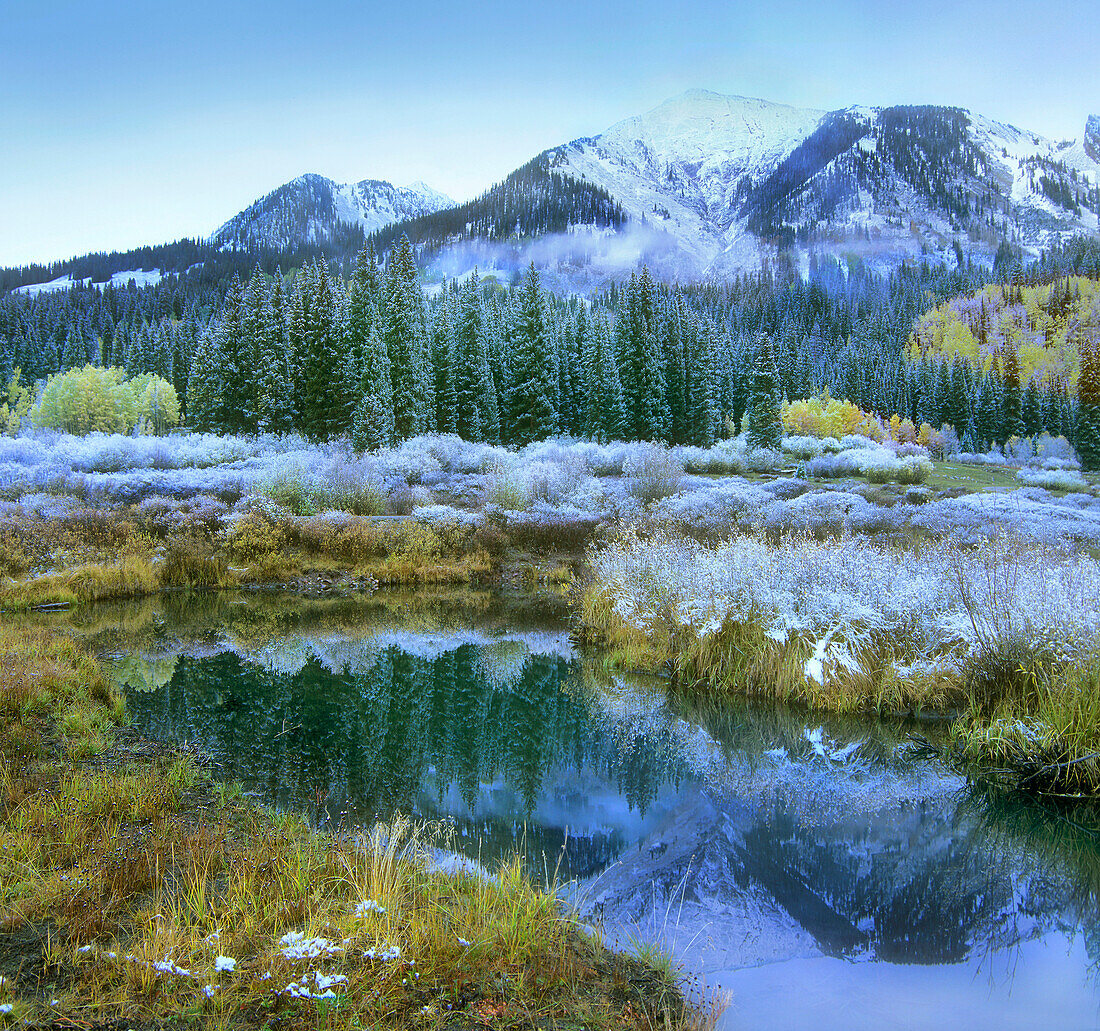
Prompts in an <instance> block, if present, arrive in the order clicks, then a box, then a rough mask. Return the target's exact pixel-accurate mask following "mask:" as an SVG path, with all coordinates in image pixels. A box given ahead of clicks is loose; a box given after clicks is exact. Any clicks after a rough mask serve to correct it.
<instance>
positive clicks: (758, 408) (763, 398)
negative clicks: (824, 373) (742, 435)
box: [749, 333, 783, 451]
mask: <svg viewBox="0 0 1100 1031" xmlns="http://www.w3.org/2000/svg"><path fill="white" fill-rule="evenodd" d="M777 380H778V374H777V372H776V369H775V358H774V357H773V355H772V344H771V338H770V337H768V336H767V335H766V334H764V333H761V334H760V335H759V336H758V337H757V339H756V361H755V363H754V365H753V373H752V394H751V396H750V400H749V408H750V415H749V447H752V448H768V449H770V450H773V451H778V450H779V444H780V442H781V441H782V439H783V424H782V422H781V421H780V418H779V389H778V384H777Z"/></svg>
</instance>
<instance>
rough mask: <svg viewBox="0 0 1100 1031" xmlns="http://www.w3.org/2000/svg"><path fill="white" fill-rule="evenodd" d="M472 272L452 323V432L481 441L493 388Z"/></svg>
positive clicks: (479, 306)
mask: <svg viewBox="0 0 1100 1031" xmlns="http://www.w3.org/2000/svg"><path fill="white" fill-rule="evenodd" d="M493 389H494V388H493V383H492V376H491V374H490V372H489V354H488V348H487V347H486V343H485V330H484V320H483V317H482V311H481V300H480V298H479V297H478V280H477V275H476V273H475V274H474V275H473V276H471V277H470V279H469V280H467V282H466V285H465V286H464V287H463V289H462V293H461V294H460V295H459V298H458V312H457V319H456V325H455V349H454V392H455V423H456V432H457V433H458V435H459V436H460V437H462V438H463V439H465V440H484V439H485V426H484V422H485V421H486V416H487V414H488V411H487V409H488V404H489V401H488V397H487V396H486V395H487V393H488V392H489V391H490V390H493Z"/></svg>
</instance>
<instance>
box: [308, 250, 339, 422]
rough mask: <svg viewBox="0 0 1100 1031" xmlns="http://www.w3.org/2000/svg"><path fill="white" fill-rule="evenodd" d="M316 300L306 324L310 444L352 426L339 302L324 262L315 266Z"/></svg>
mask: <svg viewBox="0 0 1100 1031" xmlns="http://www.w3.org/2000/svg"><path fill="white" fill-rule="evenodd" d="M311 280H312V281H311V283H310V284H309V288H311V294H312V296H311V297H310V299H309V304H308V307H307V308H306V309H305V311H306V315H305V317H304V318H303V321H302V329H301V333H302V336H301V344H300V346H301V352H300V354H299V356H298V363H299V368H300V375H301V392H302V401H301V405H302V407H301V411H300V413H299V418H300V423H301V427H302V432H303V433H305V435H306V437H308V438H309V439H310V440H314V441H321V440H329V439H331V438H332V437H334V436H336V435H337V434H338V433H340V432H341V431H342V430H343V428H344V427H345V426H346V425H347V423H348V389H347V381H346V379H345V376H344V369H343V363H342V361H341V355H340V348H339V346H338V343H337V339H338V332H337V325H336V300H335V296H334V293H333V288H332V282H331V280H330V279H329V274H328V267H327V265H326V264H325V260H324V258H318V259H317V260H316V261H315V262H314V269H313V275H312V276H311Z"/></svg>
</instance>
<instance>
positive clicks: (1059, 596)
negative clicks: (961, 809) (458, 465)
mask: <svg viewBox="0 0 1100 1031" xmlns="http://www.w3.org/2000/svg"><path fill="white" fill-rule="evenodd" d="M589 557H590V563H591V575H590V577H589V578H588V580H587V582H586V583H585V585H584V589H583V593H582V597H581V602H580V607H581V616H582V620H583V627H584V631H585V633H587V634H588V635H589V636H590V637H591V638H592V639H594V640H598V641H600V642H602V643H604V644H606V645H607V646H608V647H609V648H610V649H611V650H612V654H613V656H615V658H616V659H617V661H619V662H621V663H622V664H624V665H625V666H627V667H628V668H636V669H644V670H651V671H657V670H663V671H667V672H668V673H670V674H671V676H672V678H673V681H674V683H675V684H676V686H677V689H678V690H680V691H684V692H687V693H695V694H702V695H704V696H705V695H708V694H712V695H716V696H718V697H722V696H728V695H742V696H746V697H758V698H763V699H768V700H773V701H781V702H793V703H797V704H800V705H804V706H806V707H807V708H808V709H810V710H812V711H820V712H839V713H844V712H875V713H895V714H902V713H911V714H915V715H916V714H921V715H927V714H932V715H937V714H938V715H941V716H951V717H953V729H952V737H953V747H952V748H951V749H950V752H949V754H950V755H951V757H952V758H954V759H956V760H958V761H960V762H961V763H962V764H964V766H965V767H966V768H968V770H969V772H971V773H972V774H974V775H976V776H978V777H981V778H987V779H988V778H995V779H996V780H997V782H998V783H999V784H1001V785H1002V786H1004V787H1007V788H1009V789H1010V790H1018V791H1022V792H1026V793H1032V794H1035V795H1037V796H1041V797H1048V798H1059V799H1063V800H1064V799H1066V798H1072V799H1074V800H1081V799H1085V798H1098V797H1100V662H1098V655H1100V563H1098V562H1097V560H1096V558H1094V557H1093V556H1091V555H1090V554H1087V553H1085V552H1083V551H1080V550H1073V549H1068V548H1056V547H1051V546H1039V545H1030V546H1024V545H1022V544H1021V543H1020V542H1019V541H1016V540H1012V539H1007V538H1004V539H997V538H994V539H993V540H991V541H989V542H987V543H985V544H983V545H980V546H968V545H963V544H962V543H961V542H959V541H956V540H952V539H950V538H948V539H944V540H940V541H921V540H916V541H912V542H910V543H909V544H908V545H905V546H901V545H897V544H893V545H891V544H887V543H884V542H871V541H868V540H866V539H864V538H859V537H848V536H846V535H842V536H840V537H838V538H825V539H819V538H816V537H814V536H813V535H811V534H809V533H806V532H803V533H792V534H788V535H786V536H783V537H781V538H779V539H775V538H773V537H772V536H770V535H766V534H763V533H759V534H756V535H745V536H739V537H734V538H732V539H730V540H724V541H718V542H716V543H699V542H698V541H696V540H693V539H691V538H690V537H687V536H684V535H683V534H681V533H678V532H676V531H674V530H671V529H668V528H664V527H642V528H639V527H630V528H626V529H624V530H623V531H622V532H621V533H620V534H619V535H618V536H617V537H616V538H615V539H613V540H611V541H609V542H608V543H606V544H605V545H604V546H602V547H599V548H596V549H594V550H592V551H591V552H590V554H589Z"/></svg>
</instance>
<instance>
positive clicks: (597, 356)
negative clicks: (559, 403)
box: [584, 318, 625, 444]
mask: <svg viewBox="0 0 1100 1031" xmlns="http://www.w3.org/2000/svg"><path fill="white" fill-rule="evenodd" d="M590 329H591V333H590V336H591V345H590V353H589V354H588V356H587V358H586V366H587V368H586V380H585V382H586V387H587V393H588V404H587V409H586V412H585V421H584V432H585V435H586V436H588V437H592V438H594V439H595V440H597V441H599V443H601V444H606V443H607V442H608V441H609V440H613V439H615V438H616V437H620V436H622V433H623V422H624V420H625V414H624V411H623V388H622V384H621V383H620V382H619V367H618V363H617V362H616V360H615V350H614V348H613V347H612V346H611V329H610V327H609V326H608V324H607V320H606V319H604V318H596V319H594V320H593V321H592V323H591V327H590Z"/></svg>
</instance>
